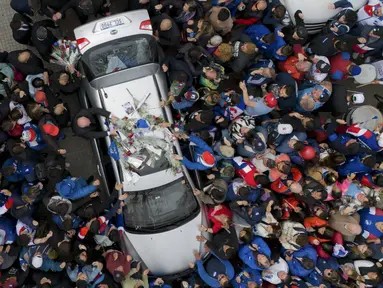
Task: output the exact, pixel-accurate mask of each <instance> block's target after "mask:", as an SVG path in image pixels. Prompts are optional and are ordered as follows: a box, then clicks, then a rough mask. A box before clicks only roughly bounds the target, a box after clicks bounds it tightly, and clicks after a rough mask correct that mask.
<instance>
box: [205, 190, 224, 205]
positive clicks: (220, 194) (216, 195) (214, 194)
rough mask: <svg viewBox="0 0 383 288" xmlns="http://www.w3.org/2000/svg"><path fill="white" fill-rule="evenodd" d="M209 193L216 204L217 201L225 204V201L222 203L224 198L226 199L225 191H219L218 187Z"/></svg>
mask: <svg viewBox="0 0 383 288" xmlns="http://www.w3.org/2000/svg"><path fill="white" fill-rule="evenodd" d="M209 193H210V196H211V197H212V198H213V201H214V202H216V201H218V202H223V201H221V200H222V198H223V199H224V198H225V197H224V196H225V195H224V194H225V193H224V191H222V190H220V189H218V188H216V187H212V188H211V189H210V191H209Z"/></svg>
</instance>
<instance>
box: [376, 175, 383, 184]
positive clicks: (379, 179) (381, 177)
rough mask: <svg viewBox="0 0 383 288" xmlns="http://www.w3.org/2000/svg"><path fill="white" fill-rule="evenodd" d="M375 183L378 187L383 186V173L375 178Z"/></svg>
mask: <svg viewBox="0 0 383 288" xmlns="http://www.w3.org/2000/svg"><path fill="white" fill-rule="evenodd" d="M375 184H376V185H377V186H378V187H383V174H379V175H378V176H376V178H375Z"/></svg>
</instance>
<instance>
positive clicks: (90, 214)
mask: <svg viewBox="0 0 383 288" xmlns="http://www.w3.org/2000/svg"><path fill="white" fill-rule="evenodd" d="M84 216H85V218H86V219H93V218H94V217H96V211H95V210H94V208H93V207H92V206H88V207H86V208H85V209H84Z"/></svg>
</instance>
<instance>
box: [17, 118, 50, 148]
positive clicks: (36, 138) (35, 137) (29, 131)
mask: <svg viewBox="0 0 383 288" xmlns="http://www.w3.org/2000/svg"><path fill="white" fill-rule="evenodd" d="M21 140H22V141H23V142H25V143H26V144H27V145H28V147H29V148H31V149H33V150H36V151H41V150H43V149H44V148H45V147H47V146H48V145H47V144H46V143H45V141H44V139H43V137H42V136H41V132H40V129H39V127H38V126H37V125H35V124H32V123H26V124H25V125H24V131H23V133H22V134H21Z"/></svg>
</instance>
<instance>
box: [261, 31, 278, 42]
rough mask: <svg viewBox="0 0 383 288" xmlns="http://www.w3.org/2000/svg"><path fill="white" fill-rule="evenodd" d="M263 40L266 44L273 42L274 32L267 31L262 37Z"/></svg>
mask: <svg viewBox="0 0 383 288" xmlns="http://www.w3.org/2000/svg"><path fill="white" fill-rule="evenodd" d="M262 40H263V42H265V43H267V44H271V43H274V42H275V34H274V33H269V34H267V35H265V36H263V38H262Z"/></svg>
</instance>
